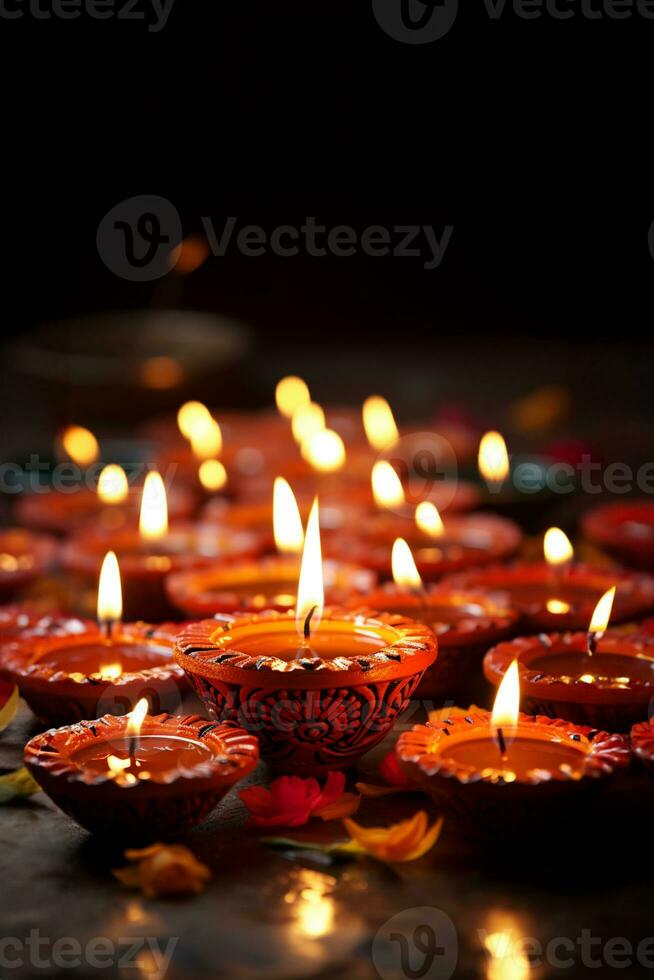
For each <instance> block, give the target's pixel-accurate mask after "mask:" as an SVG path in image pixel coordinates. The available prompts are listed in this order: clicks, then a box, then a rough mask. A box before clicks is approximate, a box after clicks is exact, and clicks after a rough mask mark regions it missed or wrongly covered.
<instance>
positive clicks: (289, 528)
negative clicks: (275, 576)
mask: <svg viewBox="0 0 654 980" xmlns="http://www.w3.org/2000/svg"><path fill="white" fill-rule="evenodd" d="M273 533H274V535H275V545H276V547H277V550H278V551H280V552H281V553H282V554H291V555H299V554H301V553H302V547H303V545H304V529H303V527H302V518H301V517H300V509H299V507H298V505H297V500H296V499H295V494H294V493H293V491H292V490H291V488H290V486H289V485H288V483H287V482H286V480H285V479H284V478H283V477H281V476H278V477H277V479H276V480H275V484H274V487H273Z"/></svg>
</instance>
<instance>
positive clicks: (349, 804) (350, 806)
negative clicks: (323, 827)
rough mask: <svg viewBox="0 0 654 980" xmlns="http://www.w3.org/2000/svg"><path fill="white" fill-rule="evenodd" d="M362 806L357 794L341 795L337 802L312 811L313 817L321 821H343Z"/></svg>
mask: <svg viewBox="0 0 654 980" xmlns="http://www.w3.org/2000/svg"><path fill="white" fill-rule="evenodd" d="M360 806H361V797H360V796H359V795H358V794H357V793H341V795H340V797H339V798H338V799H337V800H334V802H333V803H328V804H327V806H323V807H320V808H319V809H318V810H313V811H312V816H314V817H320V819H321V820H342V819H343V817H349V816H350V815H351V814H352V813H356V812H357V810H358V809H359V807H360Z"/></svg>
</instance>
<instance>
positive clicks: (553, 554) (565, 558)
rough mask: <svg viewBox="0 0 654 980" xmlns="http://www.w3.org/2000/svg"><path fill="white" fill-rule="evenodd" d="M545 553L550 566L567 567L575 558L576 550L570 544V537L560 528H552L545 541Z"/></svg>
mask: <svg viewBox="0 0 654 980" xmlns="http://www.w3.org/2000/svg"><path fill="white" fill-rule="evenodd" d="M543 551H544V553H545V561H546V562H547V564H548V565H553V566H558V565H567V563H568V562H569V561H572V558H573V556H574V549H573V547H572V545H571V544H570V539H569V538H568V535H567V534H565V533H564V532H563V531H562V530H561V528H559V527H551V528H550V529H549V531H547V532H546V534H545V538H544V540H543Z"/></svg>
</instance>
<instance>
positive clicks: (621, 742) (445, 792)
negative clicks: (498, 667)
mask: <svg viewBox="0 0 654 980" xmlns="http://www.w3.org/2000/svg"><path fill="white" fill-rule="evenodd" d="M519 684H520V682H519V673H518V665H517V663H516V662H515V661H514V662H513V664H512V665H511V667H510V668H509V669H508V670H507V672H506V675H505V678H504V680H503V682H502V685H501V686H500V688H499V690H498V692H497V698H496V700H495V707H494V708H493V711H492V713H489V712H487V711H481V710H475V711H472V712H471V713H470V714H468V715H458V716H456V717H452V718H446V719H444V720H443V721H441V722H438V723H434V724H429V725H417V726H416V727H415V728H414V729H413V730H412V731H410V732H405V733H403V734H402V735H401V736H400V739H399V741H398V744H397V757H398V761H399V763H400V766H401V767H402V769H403V770H404V771H405V772H406V773H407V775H408V776H410V777H411V779H413V780H414V781H415V782H417V783H418V785H419V786H421V787H422V789H423V790H424V791H425V793H427V794H428V795H429V796H430V797H431V799H432V800H433V801H434V803H435V804H436V806H437V808H438V810H439V812H441V813H445V814H446V815H449V816H451V817H452V820H451V821H450V826H451V827H452V828H453V830H454V832H458V833H465V834H467V835H470V836H478V837H481V838H490V839H506V840H508V841H509V842H513V841H515V840H516V839H518V838H522V839H532V840H533V835H534V833H541V832H546V833H551V832H552V829H553V828H557V827H560V826H567V825H568V823H569V820H570V813H571V812H574V815H575V820H576V821H581V820H583V817H584V814H585V813H586V812H588V814H589V815H590V813H592V812H595V811H594V809H591V807H593V806H594V804H595V802H596V800H597V798H598V794H599V792H600V791H601V790H602V788H603V787H604V786H605V785H606V783H607V782H608V780H609V777H611V776H612V775H613V774H614V773H616V772H617V771H619V770H624V769H626V767H627V766H628V764H629V759H630V752H629V746H628V743H627V741H626V739H625V738H624V737H623V736H621V735H616V734H608V733H607V732H601V731H597V730H592V729H591V728H588V727H584V726H581V725H575V724H573V723H571V722H569V721H562V720H561V719H558V718H550V717H543V716H529V715H524V714H520V713H519V711H518V707H519V699H520V687H519Z"/></svg>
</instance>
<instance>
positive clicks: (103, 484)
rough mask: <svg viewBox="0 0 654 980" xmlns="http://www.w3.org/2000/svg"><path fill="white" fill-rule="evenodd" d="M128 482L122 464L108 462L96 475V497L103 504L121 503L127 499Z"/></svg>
mask: <svg viewBox="0 0 654 980" xmlns="http://www.w3.org/2000/svg"><path fill="white" fill-rule="evenodd" d="M128 494H129V484H128V483H127V476H126V474H125V470H124V469H123V468H122V466H117V465H116V464H115V463H110V464H109V466H105V468H104V469H103V470H102V472H101V473H100V476H99V477H98V497H99V498H100V500H101V501H102V503H103V504H122V503H123V502H124V501H125V500H127V496H128Z"/></svg>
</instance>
